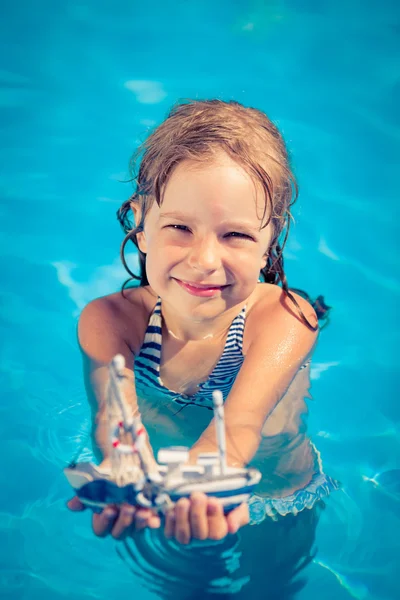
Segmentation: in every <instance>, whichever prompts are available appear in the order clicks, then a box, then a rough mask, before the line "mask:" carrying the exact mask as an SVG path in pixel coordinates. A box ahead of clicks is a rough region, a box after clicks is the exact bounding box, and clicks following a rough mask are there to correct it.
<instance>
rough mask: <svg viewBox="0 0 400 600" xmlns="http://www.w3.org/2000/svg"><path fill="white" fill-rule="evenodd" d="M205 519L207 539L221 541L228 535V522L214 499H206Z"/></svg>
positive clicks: (218, 503) (220, 506)
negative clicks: (206, 522) (206, 521)
mask: <svg viewBox="0 0 400 600" xmlns="http://www.w3.org/2000/svg"><path fill="white" fill-rule="evenodd" d="M207 519H208V537H209V539H210V540H222V539H223V538H224V537H225V536H226V535H227V534H228V522H227V520H226V517H225V515H224V509H223V506H222V504H221V503H220V502H218V500H217V499H216V498H208V502H207Z"/></svg>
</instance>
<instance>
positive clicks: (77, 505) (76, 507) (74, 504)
mask: <svg viewBox="0 0 400 600" xmlns="http://www.w3.org/2000/svg"><path fill="white" fill-rule="evenodd" d="M67 507H68V508H69V510H72V511H73V512H80V511H82V510H85V508H86V506H85V505H84V504H83V503H82V502H81V501H80V500H79V498H78V496H74V497H73V498H71V500H68V502H67Z"/></svg>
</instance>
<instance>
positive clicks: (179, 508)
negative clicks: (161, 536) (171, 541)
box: [175, 498, 190, 544]
mask: <svg viewBox="0 0 400 600" xmlns="http://www.w3.org/2000/svg"><path fill="white" fill-rule="evenodd" d="M189 510H190V500H189V499H188V498H181V499H180V500H178V502H177V503H176V505H175V519H176V522H175V539H176V541H177V542H179V543H180V544H188V543H189V542H190V523H189Z"/></svg>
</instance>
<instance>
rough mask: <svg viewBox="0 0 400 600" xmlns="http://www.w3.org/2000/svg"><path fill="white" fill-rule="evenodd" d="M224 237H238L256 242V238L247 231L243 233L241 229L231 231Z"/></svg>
mask: <svg viewBox="0 0 400 600" xmlns="http://www.w3.org/2000/svg"><path fill="white" fill-rule="evenodd" d="M224 237H226V238H238V239H240V240H249V241H250V242H254V238H253V237H252V236H251V235H248V234H247V233H243V232H241V231H230V232H229V233H227V234H226V235H225V236H224Z"/></svg>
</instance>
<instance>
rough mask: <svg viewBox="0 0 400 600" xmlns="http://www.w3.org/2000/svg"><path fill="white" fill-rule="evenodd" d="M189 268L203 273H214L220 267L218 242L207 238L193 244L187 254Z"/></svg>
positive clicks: (212, 238)
mask: <svg viewBox="0 0 400 600" xmlns="http://www.w3.org/2000/svg"><path fill="white" fill-rule="evenodd" d="M188 262H189V266H190V267H192V268H193V269H196V270H197V271H201V272H204V273H208V272H212V271H216V270H217V269H218V268H219V267H220V266H221V251H220V247H219V244H218V240H216V239H215V238H214V237H211V236H208V237H204V238H202V239H199V240H197V241H196V242H194V243H193V245H192V247H191V249H190V254H189V259H188Z"/></svg>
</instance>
